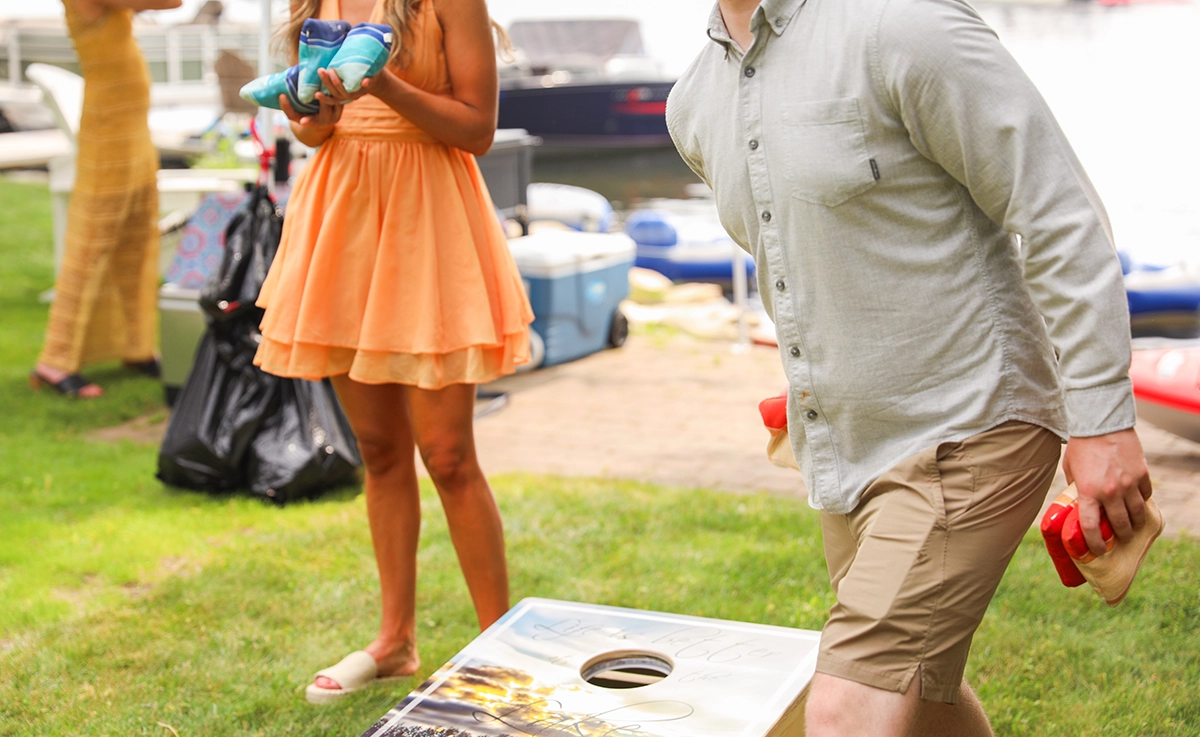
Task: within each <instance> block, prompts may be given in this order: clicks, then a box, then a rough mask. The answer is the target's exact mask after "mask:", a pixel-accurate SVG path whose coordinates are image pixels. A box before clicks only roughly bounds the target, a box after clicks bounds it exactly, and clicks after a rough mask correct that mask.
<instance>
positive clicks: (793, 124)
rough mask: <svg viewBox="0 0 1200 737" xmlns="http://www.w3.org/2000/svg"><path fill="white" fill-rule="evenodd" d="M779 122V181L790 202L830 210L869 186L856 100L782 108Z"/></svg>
mask: <svg viewBox="0 0 1200 737" xmlns="http://www.w3.org/2000/svg"><path fill="white" fill-rule="evenodd" d="M782 118H783V132H782V136H783V141H782V143H783V150H784V160H785V162H786V164H787V169H786V172H785V177H784V179H785V181H786V182H787V184H788V188H789V190H790V192H791V194H792V196H793V197H796V198H799V199H801V200H804V201H806V202H813V203H816V204H819V205H825V206H826V207H836V206H837V205H840V204H842V203H843V202H845V201H846V200H848V199H850V198H851V197H855V196H857V195H860V194H862V193H863V192H866V191H867V190H868V189H870V188H871V187H874V186H875V182H876V180H875V173H874V168H873V167H872V166H871V158H870V156H869V155H868V154H867V135H866V126H865V125H864V124H863V120H862V115H861V113H860V112H859V109H858V99H857V98H854V97H843V98H839V99H836V100H814V101H811V102H795V103H789V104H785V105H784V106H783V108H782Z"/></svg>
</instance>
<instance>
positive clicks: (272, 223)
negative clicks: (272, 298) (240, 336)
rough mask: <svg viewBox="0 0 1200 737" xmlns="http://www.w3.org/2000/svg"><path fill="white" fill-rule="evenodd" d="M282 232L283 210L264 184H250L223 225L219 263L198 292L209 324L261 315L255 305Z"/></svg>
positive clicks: (252, 318)
mask: <svg viewBox="0 0 1200 737" xmlns="http://www.w3.org/2000/svg"><path fill="white" fill-rule="evenodd" d="M282 234H283V212H282V211H281V210H280V209H279V206H278V205H276V204H275V201H274V200H272V199H271V194H270V192H268V191H267V188H266V187H262V186H257V187H252V188H250V190H249V192H248V194H247V196H246V201H245V203H243V204H242V207H241V209H239V210H238V211H237V213H236V214H234V216H233V218H232V219H231V220H230V221H229V225H228V226H227V227H226V228H225V254H224V256H222V258H221V266H220V267H219V268H218V269H217V271H216V273H214V274H213V276H212V278H211V279H209V282H208V284H206V285H205V287H204V290H203V291H202V292H201V294H200V307H201V308H202V309H203V310H204V312H205V314H206V315H207V316H208V318H209V320H208V322H209V325H210V326H211V325H222V324H227V323H232V322H247V321H252V322H253V324H254V325H255V326H257V325H258V323H259V321H260V320H261V319H262V310H260V309H259V308H257V307H255V305H254V301H255V300H257V299H258V292H259V290H260V289H262V285H263V282H264V281H266V278H267V271H268V270H269V269H270V268H271V261H273V260H274V259H275V251H276V250H277V249H278V248H279V240H280V237H281V235H282Z"/></svg>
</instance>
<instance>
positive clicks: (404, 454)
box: [316, 376, 421, 688]
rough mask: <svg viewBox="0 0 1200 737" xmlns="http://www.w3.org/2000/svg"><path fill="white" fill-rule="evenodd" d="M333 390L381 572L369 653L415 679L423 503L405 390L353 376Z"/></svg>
mask: <svg viewBox="0 0 1200 737" xmlns="http://www.w3.org/2000/svg"><path fill="white" fill-rule="evenodd" d="M333 386H334V388H335V389H336V390H337V394H338V398H339V399H340V400H341V403H342V408H343V409H344V410H345V411H346V416H347V417H348V418H349V420H350V426H351V427H352V428H353V429H354V434H355V436H356V437H357V438H358V447H359V450H360V451H361V452H362V457H363V465H365V466H366V470H367V473H366V484H365V492H364V493H365V495H366V498H367V520H368V521H369V523H370V526H371V542H372V544H373V545H374V548H375V562H376V564H377V565H378V567H379V589H380V593H381V595H382V599H383V616H382V619H381V621H380V626H379V637H377V638H376V639H375V641H374V642H372V643H371V644H370V645H368V646H367V647H366V651H367V652H368V653H370V654H371V657H373V658H375V662H376V663H378V664H379V674H380V675H381V676H383V675H409V674H411V673H415V672H416V670H417V669H418V668H419V667H420V665H421V661H420V658H419V657H418V655H417V640H416V590H417V538H418V536H419V534H420V530H421V499H420V492H419V489H418V486H417V472H416V461H415V457H414V455H413V447H414V446H413V435H412V429H411V426H410V423H409V413H408V402H407V399H406V397H405V387H403V386H401V385H399V384H360V383H358V382H355V381H351V380H350V379H349V377H347V376H335V377H333ZM316 684H317V686H318V687H319V688H338V685H337V684H336V683H335V682H334V681H332V680H330V679H328V678H324V677H320V678H317V680H316Z"/></svg>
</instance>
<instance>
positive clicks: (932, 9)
mask: <svg viewBox="0 0 1200 737" xmlns="http://www.w3.org/2000/svg"><path fill="white" fill-rule="evenodd" d="M751 30H752V31H753V34H754V43H753V44H752V45H751V47H750V48H749V49H748V50H746V51H745V53H743V51H742V50H741V49H740V48H739V47H738V46H737V44H735V43H734V42H733V41H732V40H731V39H730V37H729V34H728V31H727V29H726V27H725V23H724V21H723V19H722V17H721V13H720V10H719V8H714V10H713V14H712V19H711V22H710V24H709V31H708V33H709V36H710V38H711V39H712V43H711V44H708V45H707V46H706V48H705V49H704V50H703V51H702V52H701V53H700V56H699V57H698V58H697V59H696V60H695V61H694V62H693V63H692V65H691V66H690V67H689V68H688V70H687V71H686V72H685V73H684V74H683V76H682V77H681V78H680V79H679V81H678V82H677V83H676V85H675V88H674V90H673V91H672V93H671V97H670V100H669V102H668V103H667V124H668V127H669V128H670V131H671V135H672V137H673V138H674V140H675V145H676V146H677V147H678V149H679V152H680V154H682V156H683V158H684V159H685V160H686V161H687V162H688V164H689V165H690V166H691V167H692V168H693V169H694V170H695V171H696V173H697V174H698V175H699V176H700V177H701V178H702V179H704V181H705V182H707V183H708V184H709V185H710V186H711V187H712V188H713V190H714V192H715V193H716V199H717V206H718V209H719V210H720V215H721V221H722V223H723V224H724V226H725V228H726V229H727V230H728V231H729V233H730V235H731V236H732V237H733V238H734V240H736V241H737V242H738V243H740V244H741V245H742V247H744V248H745V249H746V250H747V251H749V252H750V254H751V255H752V256H754V260H755V262H756V264H757V265H758V279H759V290H760V293H761V294H762V295H763V302H764V304H765V305H766V307H767V310H768V312H769V313H770V314H771V316H772V318H773V319H774V320H775V324H776V328H777V330H778V335H779V347H780V355H781V357H782V359H783V364H784V368H785V371H786V373H787V376H788V380H789V383H790V386H791V391H790V394H789V400H788V426H789V429H790V432H791V441H792V449H793V451H794V452H795V454H796V459H797V461H798V462H799V465H800V468H801V470H802V471H803V472H804V478H805V481H806V483H807V485H808V490H809V501H810V503H811V504H812V506H814V507H816V508H818V509H823V510H826V511H829V512H833V513H845V512H848V511H850V510H852V509H853V508H854V507H855V506H856V505H857V503H858V499H859V497H860V496H861V494H862V492H863V490H864V489H865V488H866V487H867V485H868V484H870V482H871V481H872V480H874V479H875V478H876V477H877V476H879V475H880V474H881V473H882V472H884V471H885V470H887V469H888V468H890V467H891V466H893V465H895V464H896V463H897V462H899V461H901V460H903V459H904V458H907V457H909V456H911V455H913V454H915V453H917V452H919V451H921V450H924V449H926V448H930V447H932V446H934V445H936V444H938V443H942V442H948V441H957V440H961V439H964V438H966V437H969V436H971V435H974V434H976V433H979V432H982V431H983V430H986V429H988V428H990V427H993V426H995V425H998V424H1000V423H1002V422H1004V421H1006V420H1022V421H1024V422H1029V423H1033V424H1036V425H1041V426H1044V427H1047V428H1050V429H1051V430H1054V431H1055V432H1056V433H1058V434H1059V435H1061V436H1063V437H1066V436H1067V435H1068V434H1070V435H1077V436H1090V435H1100V434H1104V433H1107V432H1112V431H1116V430H1122V429H1125V428H1129V427H1132V426H1133V424H1134V407H1133V397H1132V393H1131V387H1130V382H1129V378H1128V368H1129V359H1130V345H1129V316H1128V308H1127V306H1126V301H1125V293H1124V289H1123V286H1122V282H1121V270H1120V266H1119V264H1118V261H1117V258H1116V254H1115V249H1114V247H1113V243H1112V236H1111V232H1110V229H1109V226H1108V221H1107V217H1106V215H1105V213H1104V210H1103V206H1102V205H1101V203H1100V200H1099V198H1098V196H1097V195H1096V192H1095V191H1094V189H1093V188H1092V185H1091V183H1090V182H1089V181H1088V178H1087V176H1086V175H1085V174H1084V172H1083V168H1082V167H1081V166H1080V164H1079V161H1078V160H1077V159H1076V157H1075V155H1074V153H1073V152H1072V151H1071V148H1070V146H1069V145H1068V143H1067V141H1066V139H1065V137H1064V136H1063V133H1062V131H1061V130H1060V129H1059V127H1058V125H1057V123H1056V122H1055V121H1054V118H1053V116H1052V115H1051V113H1050V110H1049V109H1048V108H1047V106H1046V103H1045V102H1044V101H1043V100H1042V97H1041V96H1040V95H1039V94H1038V92H1037V90H1035V89H1034V87H1033V85H1032V83H1031V82H1030V81H1029V79H1028V78H1027V77H1026V76H1025V74H1024V72H1022V71H1021V69H1020V68H1019V67H1018V65H1017V64H1016V62H1015V61H1014V60H1013V59H1012V57H1011V56H1010V55H1009V54H1008V53H1007V52H1006V51H1005V50H1004V48H1003V47H1002V46H1001V45H1000V42H999V40H998V39H997V37H996V35H995V33H994V32H993V31H992V30H991V29H990V28H989V27H988V26H987V25H986V24H985V23H984V22H983V20H982V19H981V18H980V17H979V16H978V14H977V13H976V12H975V11H974V9H973V8H971V6H970V5H968V4H967V3H966V2H963V0H836V1H834V0H764V2H763V3H762V4H761V5H760V6H759V8H758V9H757V10H756V11H755V13H754V16H753V20H752V23H751ZM1017 235H1019V236H1020V237H1021V238H1020V240H1018V238H1016V237H1015V236H1017ZM1014 470H1016V469H1014Z"/></svg>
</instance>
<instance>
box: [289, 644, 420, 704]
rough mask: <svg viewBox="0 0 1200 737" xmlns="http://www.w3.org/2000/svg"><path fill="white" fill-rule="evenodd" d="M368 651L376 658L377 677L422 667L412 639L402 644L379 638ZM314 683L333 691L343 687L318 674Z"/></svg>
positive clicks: (408, 673) (386, 676)
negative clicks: (394, 643)
mask: <svg viewBox="0 0 1200 737" xmlns="http://www.w3.org/2000/svg"><path fill="white" fill-rule="evenodd" d="M366 651H367V653H369V654H370V655H371V657H372V658H374V659H375V665H376V667H377V668H378V675H377V676H376V677H377V678H394V677H398V676H411V675H412V674H413V673H416V672H417V670H418V669H419V668H420V667H421V658H420V657H418V656H417V644H416V643H415V642H413V641H411V640H410V641H409V642H406V643H404V644H401V645H393V644H392V642H390V641H384V640H383V638H377V639H376V640H375V642H372V643H371V644H370V645H367V647H366ZM313 684H314V685H315V686H316V687H317V688H320V689H327V690H333V691H336V690H338V689H340V688H341V687H342V686H341V684H339V683H338V682H337V681H335V680H333V679H332V678H326V677H325V676H317V677H316V679H315V680H314V681H313Z"/></svg>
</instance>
